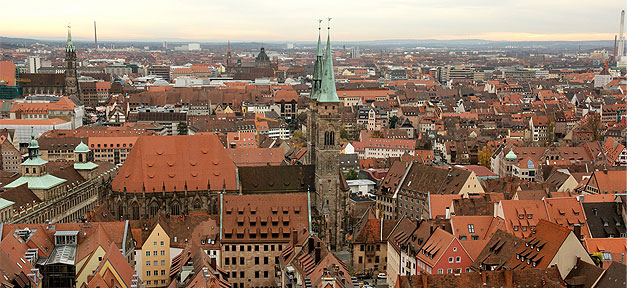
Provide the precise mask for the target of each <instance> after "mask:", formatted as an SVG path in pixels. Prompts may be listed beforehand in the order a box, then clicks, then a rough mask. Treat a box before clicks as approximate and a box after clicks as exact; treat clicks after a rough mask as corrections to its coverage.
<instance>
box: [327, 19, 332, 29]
mask: <svg viewBox="0 0 627 288" xmlns="http://www.w3.org/2000/svg"><path fill="white" fill-rule="evenodd" d="M331 19H332V18H331V17H329V18H327V29H331Z"/></svg>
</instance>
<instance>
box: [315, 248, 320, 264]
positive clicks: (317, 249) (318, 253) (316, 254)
mask: <svg viewBox="0 0 627 288" xmlns="http://www.w3.org/2000/svg"><path fill="white" fill-rule="evenodd" d="M315 250H316V252H315V255H314V263H316V264H318V263H319V262H320V247H316V249H315Z"/></svg>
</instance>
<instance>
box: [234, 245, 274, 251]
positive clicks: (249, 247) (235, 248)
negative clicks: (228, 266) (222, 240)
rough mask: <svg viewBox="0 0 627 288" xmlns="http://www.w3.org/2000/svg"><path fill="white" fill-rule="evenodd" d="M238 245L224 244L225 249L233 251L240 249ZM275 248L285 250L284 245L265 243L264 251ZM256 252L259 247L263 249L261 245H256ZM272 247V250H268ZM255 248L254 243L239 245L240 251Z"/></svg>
mask: <svg viewBox="0 0 627 288" xmlns="http://www.w3.org/2000/svg"><path fill="white" fill-rule="evenodd" d="M237 248H238V246H237V245H224V251H227V252H228V251H229V250H230V251H233V252H237V251H238V249H237ZM274 248H277V251H281V250H283V245H274V244H270V245H263V251H274ZM254 249H255V252H258V251H259V249H261V245H255V246H254ZM268 249H270V250H268ZM252 250H253V245H246V246H245V245H239V251H240V252H246V251H248V252H251V251H252Z"/></svg>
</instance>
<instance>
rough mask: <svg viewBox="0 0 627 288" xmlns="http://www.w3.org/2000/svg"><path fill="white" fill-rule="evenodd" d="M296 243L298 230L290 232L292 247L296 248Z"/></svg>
mask: <svg viewBox="0 0 627 288" xmlns="http://www.w3.org/2000/svg"><path fill="white" fill-rule="evenodd" d="M297 243H298V230H296V229H294V230H292V246H296V244H297Z"/></svg>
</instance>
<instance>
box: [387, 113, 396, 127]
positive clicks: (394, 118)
mask: <svg viewBox="0 0 627 288" xmlns="http://www.w3.org/2000/svg"><path fill="white" fill-rule="evenodd" d="M397 122H398V116H396V115H394V116H392V117H390V121H389V123H390V128H396V123H397Z"/></svg>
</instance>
